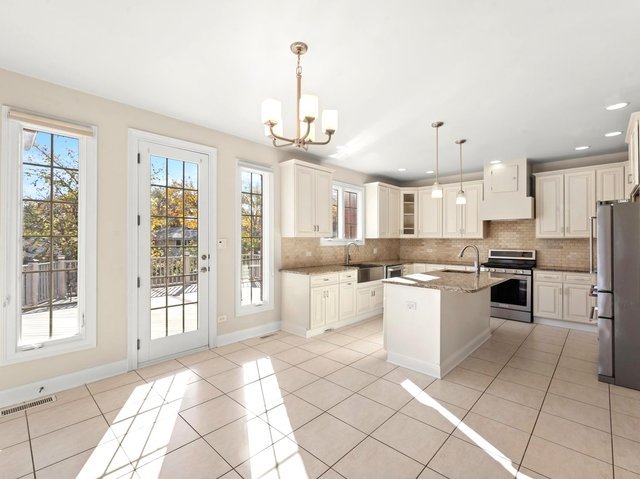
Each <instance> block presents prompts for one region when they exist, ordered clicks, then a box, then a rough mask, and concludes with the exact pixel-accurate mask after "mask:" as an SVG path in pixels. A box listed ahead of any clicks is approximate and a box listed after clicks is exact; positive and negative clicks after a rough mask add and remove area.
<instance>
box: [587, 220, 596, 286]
mask: <svg viewBox="0 0 640 479" xmlns="http://www.w3.org/2000/svg"><path fill="white" fill-rule="evenodd" d="M596 219H597V217H596V216H591V217H590V218H589V273H590V274H593V273H595V272H596V269H595V268H594V266H593V257H594V256H595V255H594V254H593V223H594V221H595V220H596Z"/></svg>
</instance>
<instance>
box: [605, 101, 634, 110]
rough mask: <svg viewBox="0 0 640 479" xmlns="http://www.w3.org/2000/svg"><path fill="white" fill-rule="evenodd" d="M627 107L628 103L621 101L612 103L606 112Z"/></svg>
mask: <svg viewBox="0 0 640 479" xmlns="http://www.w3.org/2000/svg"><path fill="white" fill-rule="evenodd" d="M627 105H629V102H628V101H623V102H621V103H614V104H613V105H609V106H608V107H607V110H609V111H611V110H619V109H620V108H624V107H625V106H627Z"/></svg>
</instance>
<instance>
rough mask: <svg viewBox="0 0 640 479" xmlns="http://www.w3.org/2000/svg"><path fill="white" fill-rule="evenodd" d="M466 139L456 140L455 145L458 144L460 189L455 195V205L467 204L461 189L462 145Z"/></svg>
mask: <svg viewBox="0 0 640 479" xmlns="http://www.w3.org/2000/svg"><path fill="white" fill-rule="evenodd" d="M466 141H467V140H456V145H460V191H458V194H457V195H456V205H466V204H467V195H465V194H464V190H463V189H462V145H463V144H464V143H466Z"/></svg>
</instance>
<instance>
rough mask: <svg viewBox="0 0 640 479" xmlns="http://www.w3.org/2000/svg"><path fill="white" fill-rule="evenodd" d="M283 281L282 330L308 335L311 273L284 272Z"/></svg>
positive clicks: (303, 335)
mask: <svg viewBox="0 0 640 479" xmlns="http://www.w3.org/2000/svg"><path fill="white" fill-rule="evenodd" d="M281 278H282V279H281V281H282V291H284V293H283V294H282V300H281V308H282V313H281V314H282V326H281V327H282V330H283V331H286V332H288V333H291V334H295V335H297V336H302V337H303V338H304V337H307V330H308V329H309V318H310V315H311V305H310V299H309V293H310V285H309V278H310V276H309V275H306V274H295V273H286V272H283V273H282V275H281Z"/></svg>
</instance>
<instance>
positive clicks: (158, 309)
mask: <svg viewBox="0 0 640 479" xmlns="http://www.w3.org/2000/svg"><path fill="white" fill-rule="evenodd" d="M139 161H140V164H139V170H138V192H139V193H138V214H139V217H138V221H139V226H138V277H139V288H138V338H139V343H138V363H139V364H141V363H145V362H148V361H153V360H157V359H160V358H163V357H170V356H173V355H177V354H179V353H181V352H184V351H188V350H190V349H196V348H200V347H202V346H206V345H207V344H208V341H209V330H208V319H207V318H208V311H209V298H208V291H209V287H208V286H209V285H208V282H209V275H210V274H211V271H210V267H211V265H210V253H209V237H208V234H207V232H208V231H209V229H208V226H209V225H208V219H209V211H208V201H207V198H208V197H209V196H208V191H207V185H208V166H209V165H208V156H207V155H205V154H202V153H196V152H193V151H188V150H183V149H179V148H173V147H168V146H164V145H159V144H154V143H146V142H140V143H139Z"/></svg>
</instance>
